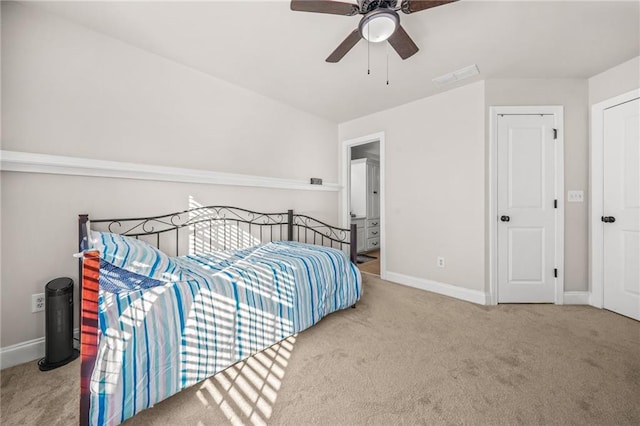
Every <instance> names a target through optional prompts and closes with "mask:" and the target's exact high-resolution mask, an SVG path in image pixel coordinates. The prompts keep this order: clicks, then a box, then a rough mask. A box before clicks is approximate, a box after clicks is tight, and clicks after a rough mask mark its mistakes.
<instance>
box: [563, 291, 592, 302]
mask: <svg viewBox="0 0 640 426" xmlns="http://www.w3.org/2000/svg"><path fill="white" fill-rule="evenodd" d="M589 297H590V294H589V292H588V291H565V292H564V300H563V304H565V305H588V304H589Z"/></svg>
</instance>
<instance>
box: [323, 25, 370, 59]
mask: <svg viewBox="0 0 640 426" xmlns="http://www.w3.org/2000/svg"><path fill="white" fill-rule="evenodd" d="M360 38H362V37H361V36H360V31H358V29H355V30H353V32H352V33H351V34H349V35H348V36H347V38H345V39H344V40H343V41H342V43H340V46H338V47H337V48H336V50H334V51H333V52H332V53H331V55H329V57H328V58H327V59H326V61H327V62H332V63H336V62H338V61H340V59H342V58H343V57H344V55H346V54H347V52H349V51H350V50H351V49H352V48H353V46H355V45H356V44H358V42H359V41H360Z"/></svg>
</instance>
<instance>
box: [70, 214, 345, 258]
mask: <svg viewBox="0 0 640 426" xmlns="http://www.w3.org/2000/svg"><path fill="white" fill-rule="evenodd" d="M89 224H90V226H91V227H92V228H94V226H95V228H97V229H100V230H104V231H108V232H112V233H115V234H121V235H127V236H130V237H135V238H142V239H145V240H146V241H147V242H149V243H151V244H153V245H155V246H156V247H157V248H159V249H161V250H163V251H165V252H167V254H169V255H176V256H178V255H181V254H184V252H185V250H184V248H185V247H188V251H189V252H190V253H199V252H207V251H213V250H227V249H237V248H244V247H249V246H251V245H255V244H259V243H263V242H270V241H282V240H286V241H298V242H306V243H310V244H317V245H327V246H330V247H333V248H337V249H339V250H345V249H346V247H349V255H350V258H351V261H352V262H354V263H355V262H356V246H357V244H356V231H355V229H354V227H353V226H352V227H351V229H346V228H339V227H335V226H331V225H328V224H326V223H324V222H321V221H319V220H317V219H315V218H312V217H310V216H306V215H299V214H294V213H293V210H288V211H287V212H286V213H263V212H255V211H251V210H247V209H243V208H239V207H230V206H205V207H196V208H192V209H189V210H184V211H182V212H177V213H170V214H165V215H160V216H151V217H136V218H119V219H97V220H93V219H92V220H90V221H89V216H88V215H80V216H79V243H80V248H81V249H86V248H87V242H88V237H87V233H88V225H89ZM185 231H188V232H186V233H187V237H188V244H186V245H185V242H184V238H185V235H184V234H185ZM163 244H164V245H163ZM168 245H171V246H173V247H169V248H167V247H168Z"/></svg>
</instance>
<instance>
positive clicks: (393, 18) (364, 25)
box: [358, 8, 400, 43]
mask: <svg viewBox="0 0 640 426" xmlns="http://www.w3.org/2000/svg"><path fill="white" fill-rule="evenodd" d="M399 25H400V18H399V17H398V14H397V13H396V12H395V11H394V10H391V9H386V8H381V9H376V10H374V11H372V12H369V13H367V14H366V15H365V17H364V18H362V20H361V21H360V24H358V29H359V30H360V35H361V36H362V38H364V39H365V40H367V41H370V42H372V43H380V42H382V41H385V40H387V39H388V38H389V37H391V35H392V34H393V33H394V32H396V29H397V28H398V26H399Z"/></svg>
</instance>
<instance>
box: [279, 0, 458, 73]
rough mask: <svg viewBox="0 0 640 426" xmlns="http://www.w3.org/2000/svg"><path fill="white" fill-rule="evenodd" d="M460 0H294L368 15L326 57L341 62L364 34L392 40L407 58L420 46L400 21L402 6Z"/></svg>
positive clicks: (306, 8)
mask: <svg viewBox="0 0 640 426" xmlns="http://www.w3.org/2000/svg"><path fill="white" fill-rule="evenodd" d="M454 1H457V0H442V1H429V0H401V2H400V7H398V0H357V2H358V4H353V3H343V2H338V1H333V0H291V10H294V11H299V12H316V13H329V14H332V15H345V16H353V15H358V14H360V15H364V17H363V18H362V19H361V20H360V23H359V24H358V28H356V29H355V30H353V32H351V34H349V35H348V36H347V38H345V39H344V41H343V42H342V43H340V45H339V46H338V47H337V48H336V50H334V51H333V52H332V53H331V55H329V57H328V58H327V59H326V61H327V62H334V63H335V62H338V61H340V59H342V58H343V57H344V55H346V54H347V52H349V50H351V49H352V48H353V46H355V45H356V44H357V43H358V42H359V41H360V39H361V38H364V39H365V40H367V41H369V42H373V43H378V42H382V41H385V40H388V41H389V44H390V45H391V47H393V48H394V49H395V51H396V52H398V55H400V57H401V58H402V59H407V58H409V57H410V56H412V55H414V54H415V53H416V52H417V51H418V46H416V44H415V43H414V42H413V40H411V37H409V34H407V32H406V31H405V30H404V28H402V25H400V16H399V15H398V12H397V11H398V10H401V11H402V12H404V13H407V14H409V13H415V12H420V11H421V10H425V9H430V8H432V7H437V6H442V5H444V4H447V3H453V2H454Z"/></svg>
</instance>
